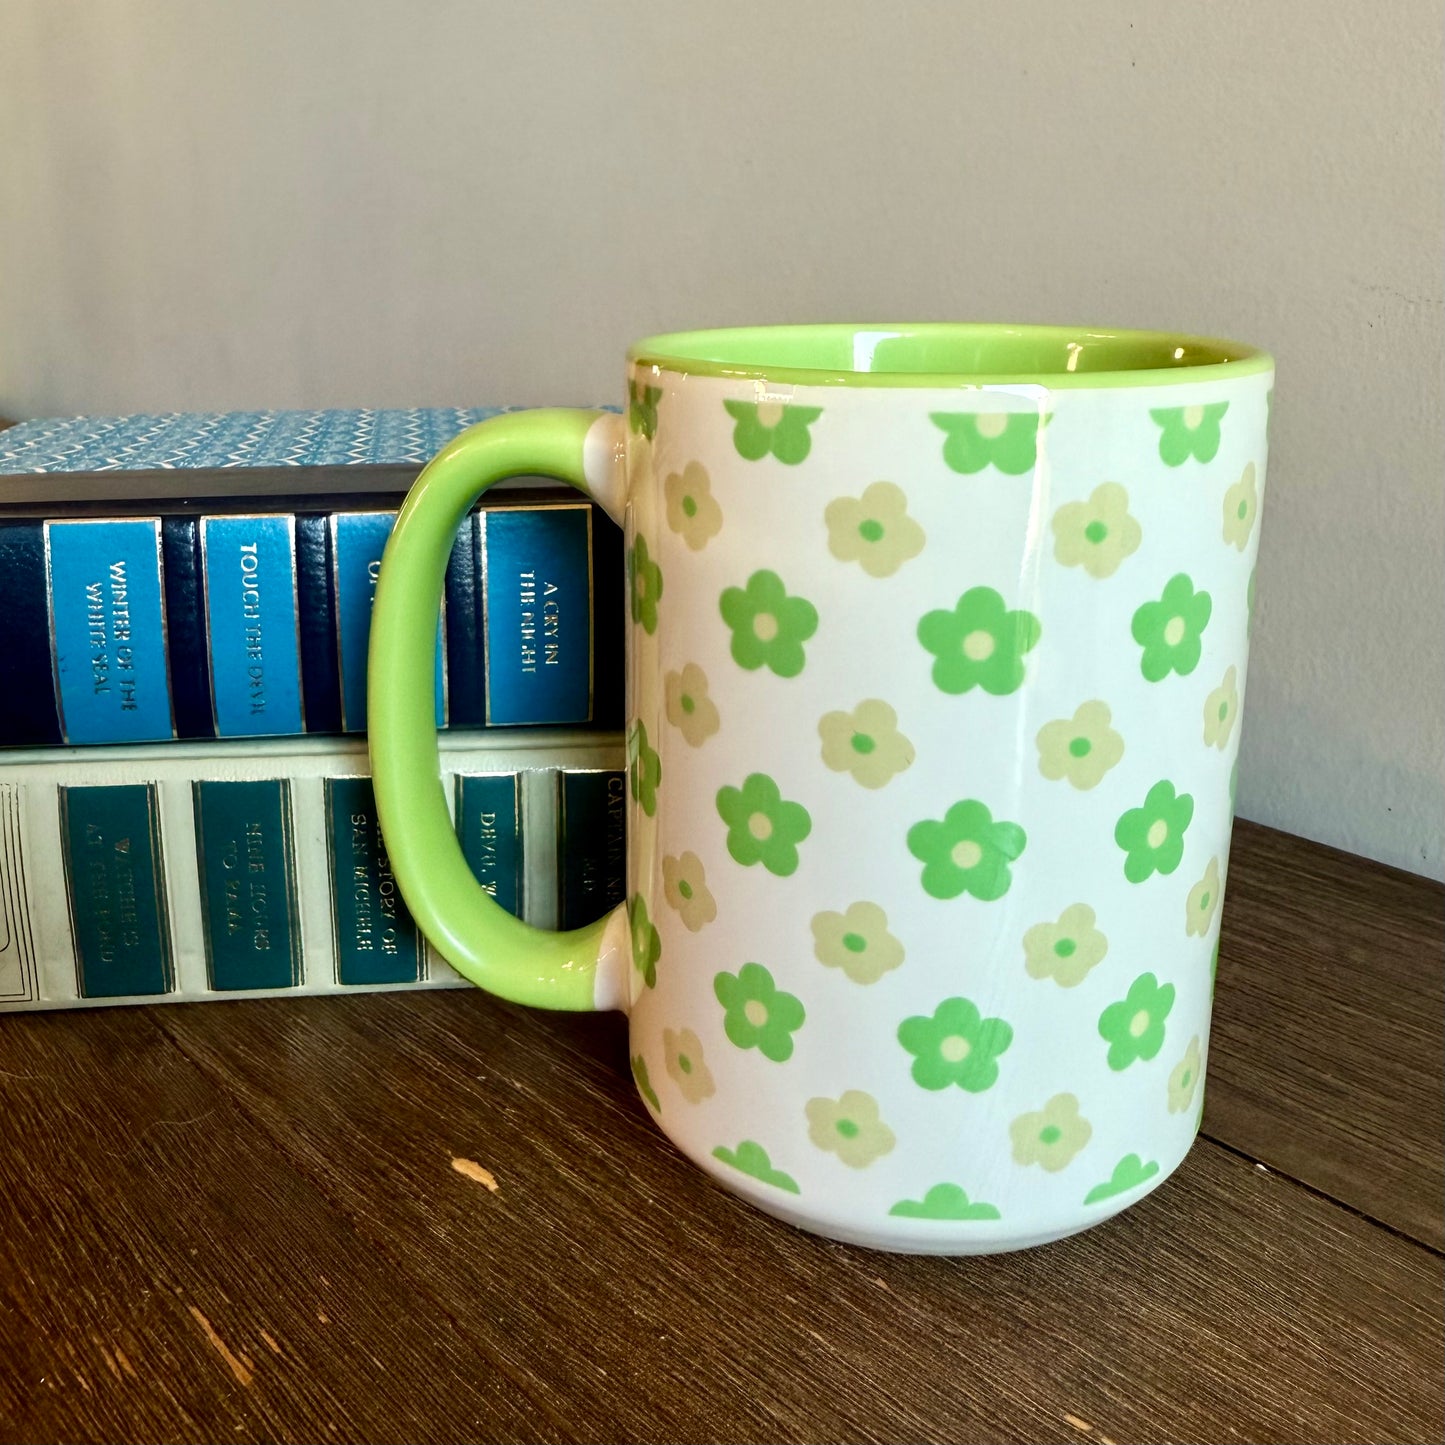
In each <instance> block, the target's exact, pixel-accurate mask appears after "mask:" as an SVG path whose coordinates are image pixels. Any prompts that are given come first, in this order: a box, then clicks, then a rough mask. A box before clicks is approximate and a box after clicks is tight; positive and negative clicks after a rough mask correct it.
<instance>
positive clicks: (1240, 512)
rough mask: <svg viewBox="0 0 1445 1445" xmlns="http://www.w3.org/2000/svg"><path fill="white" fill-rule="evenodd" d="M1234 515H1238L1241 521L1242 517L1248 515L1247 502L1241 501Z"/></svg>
mask: <svg viewBox="0 0 1445 1445" xmlns="http://www.w3.org/2000/svg"><path fill="white" fill-rule="evenodd" d="M1234 515H1235V516H1236V517H1238V518H1239V520H1240V521H1241V522H1242V521H1244V519H1245V518H1246V517H1247V516H1249V503H1248V502H1241V503H1240V504H1239V510H1238V511H1237V512H1236V513H1235V514H1234Z"/></svg>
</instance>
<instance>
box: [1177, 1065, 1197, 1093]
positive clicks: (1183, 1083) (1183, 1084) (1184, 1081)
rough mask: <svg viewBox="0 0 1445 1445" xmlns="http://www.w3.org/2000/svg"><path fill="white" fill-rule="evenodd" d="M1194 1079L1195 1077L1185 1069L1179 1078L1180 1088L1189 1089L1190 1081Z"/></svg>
mask: <svg viewBox="0 0 1445 1445" xmlns="http://www.w3.org/2000/svg"><path fill="white" fill-rule="evenodd" d="M1193 1077H1194V1075H1193V1074H1192V1073H1191V1072H1190V1071H1189V1070H1188V1069H1185V1071H1184V1072H1183V1073H1182V1074H1180V1076H1179V1087H1180V1088H1181V1089H1187V1088H1188V1087H1189V1081H1190V1079H1192V1078H1193Z"/></svg>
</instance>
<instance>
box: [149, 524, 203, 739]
mask: <svg viewBox="0 0 1445 1445" xmlns="http://www.w3.org/2000/svg"><path fill="white" fill-rule="evenodd" d="M161 555H162V559H163V566H162V568H161V573H162V577H163V578H164V583H165V599H166V658H167V661H168V662H169V665H170V678H171V711H172V712H173V714H174V715H175V723H176V736H177V737H179V738H211V737H215V735H216V727H215V720H214V719H213V718H212V716H211V660H210V657H209V655H208V654H207V652H206V618H205V598H204V596H203V593H204V587H203V585H202V580H201V529H200V526H199V524H198V522H197V520H196V518H194V517H166V518H164V519H163V520H162V522H161Z"/></svg>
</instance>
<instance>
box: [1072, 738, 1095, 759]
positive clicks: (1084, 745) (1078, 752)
mask: <svg viewBox="0 0 1445 1445" xmlns="http://www.w3.org/2000/svg"><path fill="white" fill-rule="evenodd" d="M1093 750H1094V745H1093V743H1091V742H1090V741H1089V740H1088V738H1074V739H1073V740H1072V741H1071V742H1070V743H1069V751H1070V752H1071V753H1072V754H1073V755H1074V756H1075V757H1076V758H1086V757H1088V756H1089V754H1090V753H1091V752H1093Z"/></svg>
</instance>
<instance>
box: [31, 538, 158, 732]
mask: <svg viewBox="0 0 1445 1445" xmlns="http://www.w3.org/2000/svg"><path fill="white" fill-rule="evenodd" d="M45 546H46V556H47V562H48V566H49V573H50V638H51V643H52V646H53V648H54V663H53V667H54V676H55V689H56V693H57V696H58V698H59V702H60V720H61V728H62V730H63V732H64V735H65V740H66V742H70V743H138V742H153V741H155V740H157V739H159V738H169V737H171V736H173V730H172V720H171V694H170V678H169V676H168V673H167V665H166V614H165V603H164V598H163V593H162V585H161V528H160V522H159V521H158V520H155V519H153V518H147V519H134V520H124V521H99V520H97V521H91V520H88V519H87V520H76V521H61V522H47V523H46V524H45Z"/></svg>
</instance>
